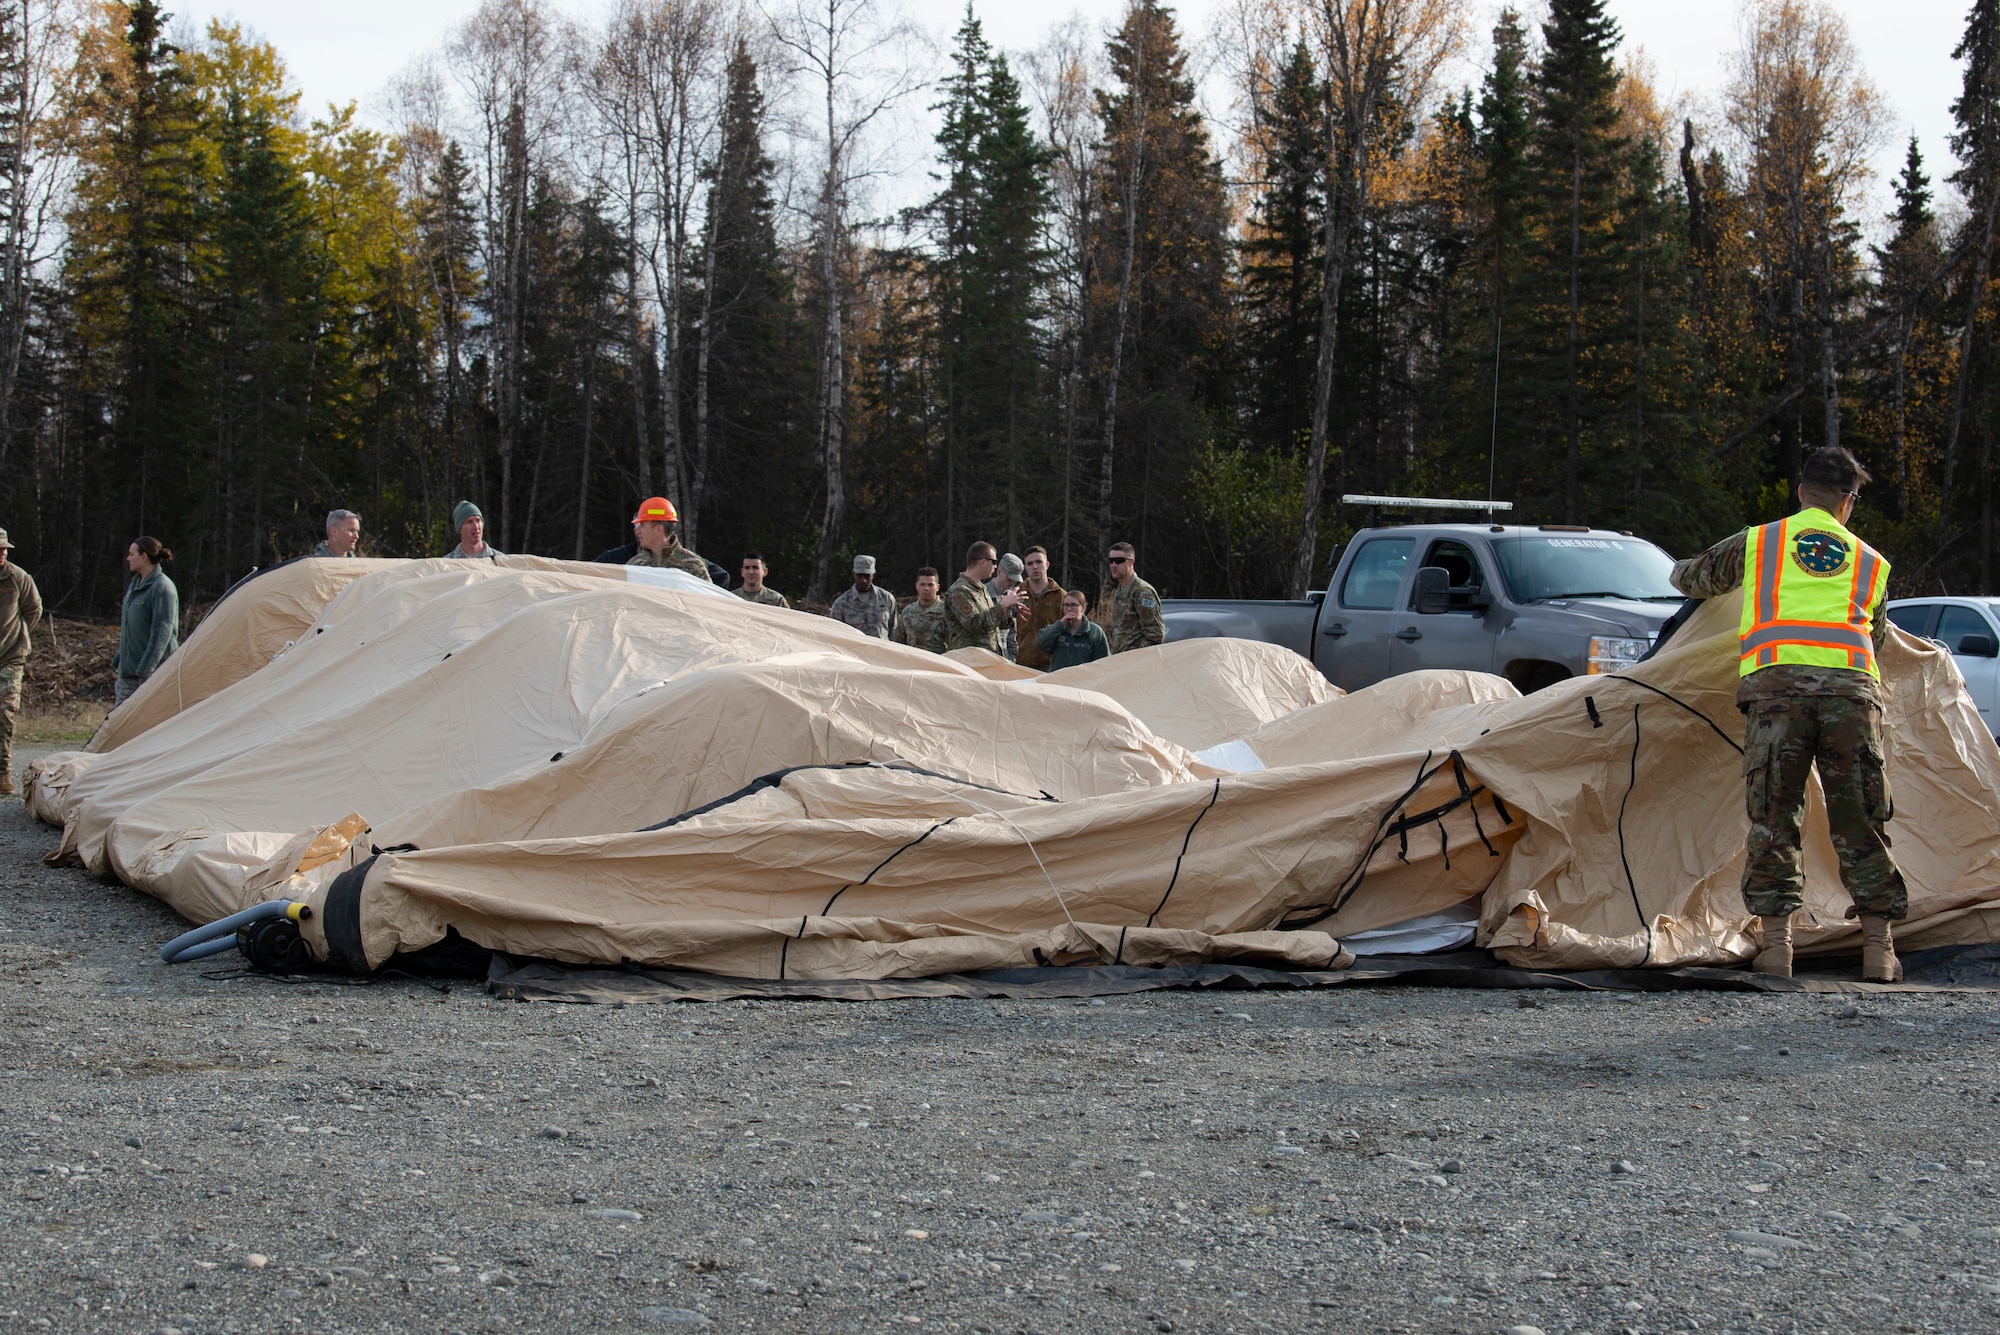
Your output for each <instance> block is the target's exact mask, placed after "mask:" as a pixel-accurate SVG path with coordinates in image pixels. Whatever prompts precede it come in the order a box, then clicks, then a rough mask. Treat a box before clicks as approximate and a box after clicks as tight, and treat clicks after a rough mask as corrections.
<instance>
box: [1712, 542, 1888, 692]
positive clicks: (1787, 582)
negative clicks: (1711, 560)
mask: <svg viewBox="0 0 2000 1335" xmlns="http://www.w3.org/2000/svg"><path fill="white" fill-rule="evenodd" d="M1744 543H1745V546H1744V551H1743V621H1742V624H1741V626H1740V628H1739V629H1740V634H1741V641H1742V642H1741V646H1740V647H1741V650H1742V659H1741V663H1740V671H1741V673H1742V675H1743V676H1746V677H1747V676H1749V675H1750V674H1751V673H1753V672H1755V671H1757V670H1758V669H1759V668H1767V667H1772V666H1775V665H1777V664H1781V663H1791V664H1796V665H1798V666H1801V667H1828V668H1847V669H1851V670H1852V671H1855V672H1866V673H1867V674H1868V675H1869V676H1871V677H1874V678H1875V679H1876V680H1878V681H1879V680H1881V677H1882V673H1881V671H1880V670H1879V669H1878V668H1877V667H1876V666H1875V640H1874V636H1873V630H1874V613H1875V609H1876V608H1879V607H1880V606H1881V605H1882V600H1883V598H1884V597H1886V596H1887V594H1888V592H1889V563H1888V562H1887V561H1885V560H1883V559H1882V555H1881V553H1879V552H1877V551H1876V550H1875V549H1874V548H1873V547H1870V546H1869V545H1868V544H1867V543H1865V542H1863V541H1861V539H1859V538H1857V537H1855V536H1854V535H1853V534H1852V533H1849V532H1848V531H1847V529H1846V527H1845V526H1843V525H1842V524H1841V522H1840V521H1839V520H1838V519H1835V518H1834V517H1833V516H1832V515H1830V514H1828V513H1827V512H1826V511H1824V510H1821V509H1817V508H1812V509H1805V510H1801V511H1799V513H1797V514H1795V515H1793V516H1792V517H1791V518H1790V519H1780V520H1779V521H1778V522H1777V523H1775V524H1765V525H1763V526H1761V527H1758V528H1753V529H1751V530H1749V531H1748V532H1747V533H1746V534H1745V535H1744Z"/></svg>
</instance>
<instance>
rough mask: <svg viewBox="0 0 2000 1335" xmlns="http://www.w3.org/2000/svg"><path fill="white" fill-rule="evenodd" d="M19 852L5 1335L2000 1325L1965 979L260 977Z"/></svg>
mask: <svg viewBox="0 0 2000 1335" xmlns="http://www.w3.org/2000/svg"><path fill="white" fill-rule="evenodd" d="M54 842H55V836H54V834H53V833H52V832H50V831H47V830H44V829H41V828H40V827H37V826H35V825H33V824H31V823H30V822H29V821H28V820H27V819H26V817H25V815H24V814H23V813H22V811H21V808H20V807H19V805H18V804H7V805H6V806H5V808H4V810H0V997H4V1009H0V1014H4V1016H5V1018H6V1024H5V1026H4V1029H0V1069H3V1070H4V1074H5V1076H6V1080H5V1082H4V1084H0V1127H4V1141H0V1146H4V1148H0V1153H4V1156H5V1158H4V1165H5V1180H6V1192H7V1198H6V1210H5V1213H4V1216H0V1220H3V1221H4V1222H0V1257H4V1258H5V1262H4V1264H0V1329H4V1330H40V1329H56V1330H89V1331H121V1332H158V1331H186V1332H196V1331H199V1332H211V1331H221V1332H253V1331H254V1332H264V1331H281V1332H282V1331H290V1330H298V1331H374V1330H404V1329H419V1330H423V1331H426V1332H437V1333H438V1335H444V1333H445V1332H454V1331H475V1330H479V1331H486V1330H499V1331H517V1330H518V1331H530V1330H548V1331H565V1332H566V1331H576V1330H595V1329H600V1328H605V1327H612V1326H620V1327H632V1328H635V1329H638V1330H647V1329H653V1328H674V1327H680V1328H687V1329H694V1328H701V1327H711V1328H733V1329H747V1330H759V1331H763V1330H772V1331H794V1330H796V1331H815V1332H817V1331H860V1330H871V1331H873V1330H884V1329H887V1330H902V1329H908V1328H910V1327H919V1326H921V1327H928V1328H938V1327H942V1328H943V1329H946V1330H968V1331H975V1332H1027V1331H1042V1332H1049V1333H1051V1335H1052V1333H1053V1332H1055V1331H1058V1330H1083V1331H1168V1330H1175V1331H1231V1330H1274V1329H1275V1330H1356V1331H1495V1332H1497V1331H1504V1330H1507V1329H1509V1328H1512V1327H1518V1326H1530V1327H1536V1328H1539V1329H1541V1330H1544V1331H1547V1332H1550V1333H1551V1335H1553V1332H1556V1331H1566V1332H1567V1331H1589V1332H1595V1333H1597V1335H1608V1333H1611V1332H1621V1331H1640V1332H1653V1331H1681V1330H1702V1331H1715V1330H1729V1329H1734V1330H1741V1331H1759V1332H1766V1331H1817V1330H1830V1329H1842V1330H1885V1331H1887V1330H1895V1331H1973V1330H1992V1329H1994V1328H1995V1327H1996V1326H2000V1201H1996V1199H1995V1179H1994V1176H1993V1173H1992V1170H1991V1168H1990V1166H1989V1164H1988V1162H1987V1160H1988V1159H1989V1158H1990V1159H1994V1160H2000V1135H1996V1124H2000V1078H1996V1071H1995V1065H1994V1060H1993V1058H1994V1044H1995V1040H1996V1038H2000V999H1996V998H1995V997H1994V996H1991V995H1960V996H1944V995H1889V996H1875V997H1866V998H1862V999H1860V1000H1859V1001H1856V1000H1855V999H1854V998H1851V997H1818V996H1809V995H1748V994H1746V995H1733V994H1732V995H1721V994H1689V993H1680V994H1664V995H1647V996H1636V995H1629V994H1621V995H1578V994H1567V993H1560V994H1559V993H1528V994H1515V993H1491V992H1472V991H1450V990H1421V989H1413V988H1412V989H1376V990H1364V989H1351V990H1348V989H1343V990H1340V991H1329V992H1323V993H1291V994H1285V995H1265V994H1250V993H1241V992H1233V993H1226V994H1221V995H1217V994H1213V993H1211V994H1204V995H1194V994H1179V993H1170V994H1158V993H1156V994H1148V995H1142V996H1134V997H1129V998H1114V999H1111V1000H1109V1001H1107V1002H1097V1001H1092V1002H1088V1003H1084V1002H1078V1001H1070V1000H1064V1001H1034V1002H1005V1003H998V1004H996V1003H990V1002H984V1001H906V1002H888V1003H833V1002H791V1001H787V1002H755V1003H746V1002H733V1003H727V1004H719V1005H708V1006H700V1005H660V1006H633V1007H629V1008H614V1007H581V1006H561V1005H550V1004H524V1003H519V1002H503V1001H496V1000H493V999H490V998H488V997H487V996H486V995H485V994H484V992H483V990H482V989H481V988H480V987H479V986H478V985H476V984H467V983H458V984H454V985H452V986H451V989H450V991H449V993H448V994H440V993H439V992H438V991H436V990H434V989H433V988H431V987H429V986H426V985H424V984H422V983H418V982H414V981H410V980H406V979H393V980H389V981H383V982H379V983H376V984H374V985H372V986H361V987H341V986H333V985H328V984H320V983H313V984H301V985H289V986H288V985H284V984H280V983H276V982H273V981H270V980H268V979H259V978H242V977H236V978H227V979H211V978H205V977H204V976H203V974H202V972H201V968H202V966H201V965H194V966H179V967H175V968H168V967H167V966H164V965H162V964H160V963H159V961H158V958H157V956H156V954H155V953H154V952H155V950H156V948H157V947H158V945H159V943H160V942H161V941H163V940H165V939H166V938H167V937H169V936H171V935H173V934H174V933H175V932H177V931H178V930H180V924H179V923H178V921H177V920H176V919H174V918H173V917H172V916H171V915H170V914H168V913H167V912H166V911H164V910H163V909H162V908H161V907H159V906H158V905H156V904H154V903H153V902H152V901H150V900H147V899H145V898H143V897H142V896H139V895H136V894H134V893H132V892H130V891H128V890H125V889H123V888H121V887H118V886H111V885H104V884H101V883H98V882H96V881H94V880H92V879H90V878H89V877H87V876H85V875H83V874H81V873H79V872H75V871H69V870H63V871H54V870H49V869H46V868H44V867H43V866H42V865H41V864H40V863H39V861H38V856H39V854H41V853H42V852H44V851H46V850H47V849H48V848H50V847H52V846H53V845H54ZM226 958H227V957H226Z"/></svg>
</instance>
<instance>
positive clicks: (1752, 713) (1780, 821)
mask: <svg viewBox="0 0 2000 1335" xmlns="http://www.w3.org/2000/svg"><path fill="white" fill-rule="evenodd" d="M1745 547H1746V543H1745V539H1744V535H1743V534H1742V533H1737V534H1735V535H1733V536H1731V537H1728V538H1724V539H1723V540H1722V541H1721V542H1718V543H1717V544H1715V546H1713V547H1711V548H1709V549H1708V550H1707V551H1705V552H1703V553H1702V554H1701V555H1699V556H1694V557H1690V558H1688V559H1687V560H1684V561H1677V562H1675V563H1674V570H1673V575H1672V580H1673V585H1674V587H1675V588H1677V589H1679V590H1680V591H1681V592H1682V593H1684V594H1686V595H1687V596H1688V597H1690V598H1713V597H1716V596H1717V595H1719V594H1724V593H1728V592H1729V591H1730V590H1732V589H1735V588H1738V587H1739V586H1741V585H1742V583H1743V560H1744V551H1745ZM1870 611H1871V612H1872V613H1873V625H1872V626H1871V627H1870V632H1869V633H1870V636H1871V638H1872V639H1873V640H1874V642H1875V647H1876V649H1877V650H1878V651H1879V650H1880V649H1881V647H1882V645H1883V644H1884V643H1885V642H1886V641H1887V640H1888V638H1889V619H1888V618H1887V617H1885V616H1883V615H1882V609H1881V608H1880V607H1876V608H1871V609H1870ZM1736 707H1737V708H1738V709H1740V710H1742V711H1743V712H1744V714H1745V715H1746V716H1747V718H1748V728H1747V731H1746V732H1745V735H1744V741H1743V791H1744V806H1745V810H1746V812H1747V814H1748V815H1749V817H1750V837H1749V842H1748V855H1747V857H1746V860H1745V862H1744V866H1743V904H1744V907H1745V908H1747V909H1748V910H1749V911H1750V912H1752V913H1754V914H1757V915H1759V916H1761V917H1771V916H1783V915H1786V914H1790V913H1793V912H1796V911H1797V910H1798V908H1799V906H1800V905H1801V904H1802V903H1803V902H1804V899H1805V864H1804V861H1803V858H1802V855H1801V853H1800V850H1799V829H1800V825H1801V823H1802V822H1803V820H1804V818H1805V806H1806V784H1807V780H1808V777H1809V776H1810V775H1811V773H1812V770H1813V767H1814V765H1815V763H1817V765H1818V767H1819V783H1820V789H1821V791H1822V792H1823V793H1824V794H1825V796H1826V813H1827V823H1828V825H1829V827H1830V831H1831V834H1832V838H1833V848H1834V852H1835V853H1837V854H1838V855H1839V857H1840V880H1841V884H1842V885H1844V886H1846V888H1847V893H1848V895H1849V897H1851V898H1852V899H1853V900H1854V904H1855V907H1856V908H1857V909H1858V910H1860V911H1861V912H1863V913H1875V914H1880V915H1881V916H1883V917H1885V918H1902V917H1905V916H1907V915H1908V913H1909V909H1910V896H1909V891H1908V889H1907V888H1906V887H1905V886H1904V884H1903V873H1902V872H1901V871H1900V870H1899V869H1898V868H1897V866H1896V861H1895V858H1894V856H1893V855H1892V854H1891V853H1890V852H1889V834H1888V831H1887V829H1886V828H1885V827H1886V826H1887V824H1888V822H1889V818H1890V817H1891V816H1892V815H1893V814H1894V812H1895V804H1894V803H1893V802H1891V801H1890V798H1889V779H1888V775H1887V773H1886V772H1885V770H1884V765H1883V757H1884V752H1883V745H1882V693H1881V690H1880V688H1879V687H1878V686H1877V685H1876V682H1875V678H1873V677H1871V676H1869V675H1868V674H1867V673H1866V672H1857V671H1854V670H1852V669H1849V668H1832V667H1808V666H1805V665H1802V664H1798V663H1779V664H1775V665H1773V666H1771V667H1766V668H1759V669H1758V670H1757V671H1755V672H1752V673H1751V674H1750V675H1748V676H1746V677H1744V678H1743V679H1742V680H1741V681H1740V682H1739V683H1738V685H1737V688H1736Z"/></svg>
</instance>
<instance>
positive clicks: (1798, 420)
mask: <svg viewBox="0 0 2000 1335" xmlns="http://www.w3.org/2000/svg"><path fill="white" fill-rule="evenodd" d="M1724 108H1725V111H1724V114H1725V117H1726V119H1727V123H1728V125H1729V128H1730V131H1731V132H1732V134H1733V135H1734V136H1735V138H1736V141H1737V144H1738V146H1739V153H1740V154H1741V159H1742V162H1743V174H1744V196H1745V201H1746V203H1747V205H1748V207H1749V210H1750V215H1751V229H1750V236H1751V238H1752V254H1753V256H1754V261H1755V264H1756V266H1757V269H1758V272H1759V273H1760V274H1761V275H1762V278H1763V285H1762V293H1761V296H1762V304H1763V317H1764V322H1765V326H1766V328H1767V329H1768V330H1769V331H1770V334H1771V337H1772V339H1773V342H1774V345H1775V346H1774V348H1773V351H1774V352H1775V353H1776V354H1777V355H1778V356H1779V357H1780V358H1782V365H1783V375H1784V383H1785V388H1786V389H1787V390H1793V389H1799V388H1801V387H1804V386H1806V385H1808V384H1809V383H1810V382H1811V381H1813V380H1817V381H1818V382H1819V388H1820V396H1821V428H1820V429H1821V434H1822V441H1823V443H1825V444H1828V445H1837V444H1839V443H1840V400H1839V383H1840V382H1839V368H1838V366H1837V365H1836V358H1835V338H1836V334H1837V331H1838V325H1839V321H1840V319H1841V316H1842V314H1843V307H1844V304H1845V302H1846V300H1847V291H1846V289H1848V288H1850V287H1851V286H1852V283H1853V281H1854V270H1855V263H1856V259H1855V255H1854V244H1855V238H1854V235H1853V231H1852V229H1851V227H1850V226H1849V225H1848V224H1847V222H1846V215H1847V213H1848V210H1849V209H1850V208H1851V206H1852V205H1853V204H1854V203H1855V202H1857V200H1858V199H1859V197H1860V195H1861V193H1862V192H1863V191H1864V190H1865V189H1866V188H1867V186H1868V183H1869V181H1870V180H1871V179H1872V174H1871V172H1870V169H1869V165H1868V163H1869V158H1870V156H1871V155H1872V154H1873V153H1874V151H1875V149H1876V148H1877V147H1878V145H1879V142H1880V135H1881V128H1882V121H1883V113H1882V105H1881V98H1880V96H1879V95H1878V94H1877V93H1876V91H1875V89H1874V87H1873V85H1871V84H1870V83H1869V82H1868V79H1867V77H1866V75H1865V74H1864V73H1863V72H1862V69H1861V64H1860V58H1859V55H1858V53H1857V52H1856V51H1855V48H1854V44H1853V42H1852V40H1851V39H1850V38H1849V36H1848V32H1847V24H1846V23H1845V21H1843V20H1842V19H1841V17H1840V15H1839V14H1838V13H1837V12H1835V11H1834V10H1833V9H1832V8H1831V7H1829V6H1828V5H1827V4H1825V3H1823V0H1749V3H1747V4H1745V6H1744V9H1743V16H1742V26H1741V44H1740V46H1739V47H1738V50H1737V52H1736V54H1735V56H1734V57H1733V59H1732V61H1731V65H1730V80H1729V85H1728V88H1727V90H1726V93H1725V102H1724ZM1806 398H1807V396H1806V395H1805V394H1801V395H1800V396H1799V398H1798V400H1797V401H1796V404H1795V406H1794V408H1793V409H1792V411H1791V412H1789V413H1787V414H1786V415H1785V417H1784V418H1783V419H1782V421H1781V423H1780V433H1781V441H1780V451H1781V455H1782V459H1781V462H1782V465H1783V467H1784V468H1785V470H1786V472H1787V473H1788V474H1789V475H1790V477H1791V479H1792V480H1793V481H1794V482H1796V481H1797V479H1798V472H1799V467H1800V465H1801V463H1802V462H1803V461H1804V457H1805V436H1806V430H1805V423H1804V420H1803V418H1802V416H1801V413H1802V411H1803V406H1804V404H1805V401H1806ZM1946 467H1947V469H1949V467H1950V465H1949V462H1948V461H1947V464H1946Z"/></svg>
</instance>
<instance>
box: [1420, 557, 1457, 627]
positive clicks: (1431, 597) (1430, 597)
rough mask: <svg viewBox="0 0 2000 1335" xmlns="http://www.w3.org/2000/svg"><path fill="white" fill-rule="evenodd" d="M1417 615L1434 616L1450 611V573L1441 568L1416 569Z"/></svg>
mask: <svg viewBox="0 0 2000 1335" xmlns="http://www.w3.org/2000/svg"><path fill="white" fill-rule="evenodd" d="M1415 601H1416V607H1417V615H1419V616H1434V615H1436V614H1437V613H1439V612H1447V611H1450V610H1451V572H1450V571H1448V570H1446V569H1445V568H1444V567H1443V566H1419V567H1418V568H1417V596H1416V600H1415Z"/></svg>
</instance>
